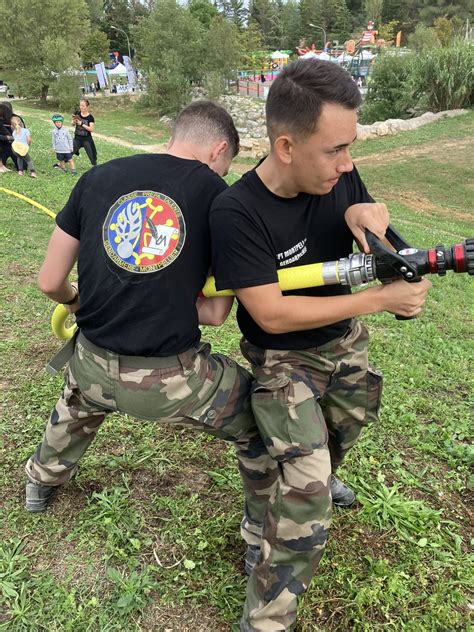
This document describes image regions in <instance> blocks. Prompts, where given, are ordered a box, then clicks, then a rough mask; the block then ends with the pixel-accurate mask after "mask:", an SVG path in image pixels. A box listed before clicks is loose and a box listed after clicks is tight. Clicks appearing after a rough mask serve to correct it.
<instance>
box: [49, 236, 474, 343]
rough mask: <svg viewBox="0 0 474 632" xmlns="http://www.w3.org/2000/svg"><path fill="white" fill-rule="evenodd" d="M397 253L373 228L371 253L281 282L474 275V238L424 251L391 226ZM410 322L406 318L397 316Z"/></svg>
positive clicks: (293, 271)
mask: <svg viewBox="0 0 474 632" xmlns="http://www.w3.org/2000/svg"><path fill="white" fill-rule="evenodd" d="M385 237H386V239H387V241H388V242H389V243H390V244H391V246H392V247H393V250H392V249H390V248H389V247H388V246H386V245H385V244H384V243H382V242H381V241H380V240H379V239H378V238H377V237H376V236H375V235H374V234H373V233H371V232H370V231H369V230H367V231H366V238H367V243H368V244H369V247H370V250H371V254H364V253H362V252H356V253H352V254H350V255H349V256H348V257H344V258H342V259H338V260H337V261H328V262H325V263H313V264H309V265H304V266H296V267H294V268H287V269H282V270H278V283H279V285H280V288H281V290H282V291H290V290H301V289H305V288H309V287H320V286H323V285H346V286H350V287H357V286H361V285H365V284H367V283H370V282H372V281H375V280H378V281H380V282H381V283H391V282H392V281H395V280H397V279H404V280H405V281H408V282H409V283H416V282H418V281H420V280H421V277H422V276H424V275H427V274H437V275H439V276H444V275H445V274H446V272H447V271H448V270H452V271H453V272H456V273H460V272H465V273H467V274H469V275H471V276H472V275H474V237H471V238H469V239H466V240H465V241H464V242H462V243H458V244H455V245H454V246H451V247H445V246H443V245H438V246H435V247H434V248H428V249H426V250H421V249H418V248H412V247H411V246H410V245H409V244H408V243H407V242H406V241H405V240H404V239H403V237H402V236H401V235H400V234H399V233H398V232H397V231H396V230H395V229H394V228H393V227H392V226H389V227H388V229H387V232H386V235H385ZM202 295H203V296H205V297H208V298H210V297H215V296H233V295H234V292H233V291H232V290H220V291H218V290H216V283H215V279H214V277H209V278H208V279H207V281H206V283H205V285H204V287H203V289H202ZM68 316H69V312H68V311H67V310H66V308H65V307H64V306H63V305H61V304H59V305H58V306H57V307H56V309H55V310H54V312H53V316H52V318H51V327H52V329H53V332H54V333H55V335H56V336H57V337H58V338H60V339H61V340H68V339H69V338H71V336H72V335H73V334H74V331H75V330H76V325H75V324H74V325H72V326H70V327H67V326H66V321H67V318H68ZM397 318H399V319H402V320H405V318H404V317H398V316H397Z"/></svg>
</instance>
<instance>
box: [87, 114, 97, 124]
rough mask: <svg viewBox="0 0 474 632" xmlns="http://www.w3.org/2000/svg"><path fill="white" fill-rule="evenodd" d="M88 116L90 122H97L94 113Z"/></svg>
mask: <svg viewBox="0 0 474 632" xmlns="http://www.w3.org/2000/svg"><path fill="white" fill-rule="evenodd" d="M87 118H88V119H89V123H95V118H94V117H93V116H92V114H89V116H88V117H87Z"/></svg>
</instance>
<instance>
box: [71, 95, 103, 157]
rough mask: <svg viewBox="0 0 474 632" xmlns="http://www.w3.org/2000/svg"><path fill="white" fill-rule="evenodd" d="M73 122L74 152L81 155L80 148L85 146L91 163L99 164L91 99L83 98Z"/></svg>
mask: <svg viewBox="0 0 474 632" xmlns="http://www.w3.org/2000/svg"><path fill="white" fill-rule="evenodd" d="M72 124H73V125H74V153H75V154H76V156H79V150H80V149H81V147H83V148H84V149H85V151H86V154H87V157H88V158H89V160H90V161H91V165H92V166H93V167H95V165H96V164H97V149H96V147H95V143H94V139H93V138H92V132H93V131H94V127H95V118H94V117H93V115H92V114H91V113H90V112H89V101H88V100H87V99H81V100H80V101H79V110H76V112H75V113H74V114H73V117H72Z"/></svg>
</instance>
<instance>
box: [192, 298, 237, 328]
mask: <svg viewBox="0 0 474 632" xmlns="http://www.w3.org/2000/svg"><path fill="white" fill-rule="evenodd" d="M233 300H234V298H233V297H232V296H219V297H215V298H198V300H197V302H196V308H197V311H198V316H199V324H200V325H214V326H219V325H222V324H223V323H224V322H225V320H226V318H227V316H228V315H229V312H230V310H231V308H232V303H233Z"/></svg>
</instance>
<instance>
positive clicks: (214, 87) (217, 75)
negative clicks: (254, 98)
mask: <svg viewBox="0 0 474 632" xmlns="http://www.w3.org/2000/svg"><path fill="white" fill-rule="evenodd" d="M240 51H241V48H240V41H239V30H238V28H237V26H236V25H235V24H234V23H233V22H230V21H229V20H226V19H225V17H224V16H223V15H219V16H217V17H216V18H214V20H213V21H212V23H211V26H210V28H209V31H208V33H207V35H206V57H205V59H206V61H205V66H206V84H207V87H208V92H209V94H210V96H211V97H216V96H219V95H220V94H223V93H224V92H225V91H226V89H227V86H228V82H229V80H231V79H234V78H235V77H236V76H237V70H238V69H239V68H240Z"/></svg>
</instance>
